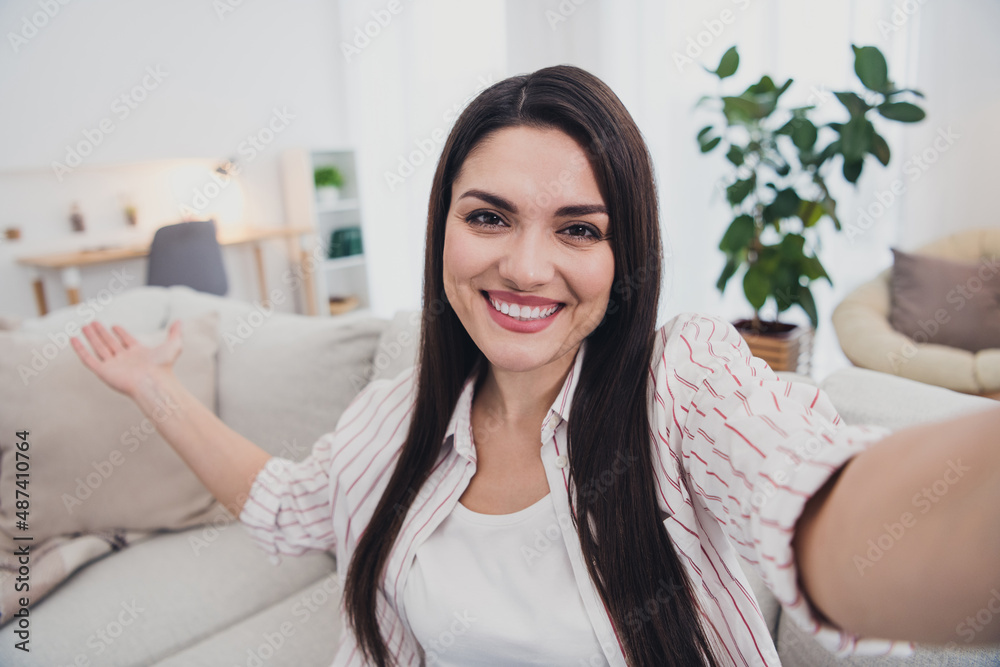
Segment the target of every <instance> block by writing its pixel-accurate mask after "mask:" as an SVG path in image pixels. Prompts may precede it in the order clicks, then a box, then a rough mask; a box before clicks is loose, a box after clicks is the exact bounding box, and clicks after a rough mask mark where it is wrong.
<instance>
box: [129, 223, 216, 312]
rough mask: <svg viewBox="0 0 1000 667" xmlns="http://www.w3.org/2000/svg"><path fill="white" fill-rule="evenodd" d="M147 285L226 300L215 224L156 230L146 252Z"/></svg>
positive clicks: (174, 226) (196, 224)
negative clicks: (183, 289) (184, 287)
mask: <svg viewBox="0 0 1000 667" xmlns="http://www.w3.org/2000/svg"><path fill="white" fill-rule="evenodd" d="M146 284H147V285H161V286H163V287H169V286H171V285H187V286H188V287H190V288H191V289H195V290H198V291H199V292H208V293H209V294H217V295H219V296H225V294H226V292H227V291H229V281H228V280H227V279H226V268H225V266H223V264H222V249H221V248H220V247H219V242H218V240H217V239H216V238H215V222H214V221H212V220H202V221H195V222H181V223H178V224H176V225H167V226H166V227H160V228H159V229H158V230H156V234H155V235H154V236H153V243H152V245H151V246H150V248H149V268H148V270H147V272H146Z"/></svg>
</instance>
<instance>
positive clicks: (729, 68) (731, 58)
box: [714, 46, 740, 79]
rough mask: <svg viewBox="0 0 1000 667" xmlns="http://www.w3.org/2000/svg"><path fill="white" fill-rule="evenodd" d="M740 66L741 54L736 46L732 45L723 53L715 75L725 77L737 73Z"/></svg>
mask: <svg viewBox="0 0 1000 667" xmlns="http://www.w3.org/2000/svg"><path fill="white" fill-rule="evenodd" d="M739 66H740V54H739V53H738V52H737V51H736V47H735V46H730V47H729V49H728V50H727V51H726V52H725V53H723V54H722V60H720V61H719V66H718V67H717V68H715V72H714V73H715V75H716V76H717V77H719V78H720V79H725V78H728V77H731V76H732V75H733V74H736V68H737V67H739Z"/></svg>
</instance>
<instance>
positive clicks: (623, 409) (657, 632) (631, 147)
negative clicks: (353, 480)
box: [345, 65, 717, 667]
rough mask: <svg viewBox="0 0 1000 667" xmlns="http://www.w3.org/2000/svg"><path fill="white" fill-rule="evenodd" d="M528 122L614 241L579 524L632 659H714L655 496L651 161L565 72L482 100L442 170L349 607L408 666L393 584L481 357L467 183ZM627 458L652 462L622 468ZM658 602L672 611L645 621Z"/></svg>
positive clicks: (588, 384)
mask: <svg viewBox="0 0 1000 667" xmlns="http://www.w3.org/2000/svg"><path fill="white" fill-rule="evenodd" d="M514 126H533V127H540V128H556V129H559V130H561V131H563V132H565V133H566V134H568V135H569V136H571V137H573V138H574V139H575V140H576V141H577V142H578V143H579V145H580V146H581V147H582V148H584V150H585V151H586V153H587V155H588V159H589V161H590V166H591V168H592V169H593V171H594V175H595V177H596V180H597V183H598V187H599V188H600V190H601V194H602V196H603V197H604V202H605V206H606V207H607V209H608V215H609V218H610V230H609V231H611V233H612V235H613V241H612V244H611V245H612V248H613V254H614V283H613V289H612V295H611V300H610V302H609V304H608V308H607V310H606V313H605V316H604V320H603V321H602V322H601V323H600V324H599V325H598V326H597V327H596V328H595V329H594V330H593V332H592V333H591V334H590V335H589V336H588V341H589V342H588V345H587V353H586V355H585V357H584V360H583V366H582V369H581V372H580V377H579V379H578V380H577V386H576V389H575V393H574V396H573V403H572V408H571V412H570V418H569V441H570V446H569V464H570V473H571V478H572V481H573V489H574V494H573V499H574V510H575V512H574V517H573V520H574V523H575V524H576V529H577V531H578V532H579V536H580V543H581V547H582V550H583V556H584V559H585V560H586V563H587V568H588V570H589V572H590V577H591V579H592V581H593V582H594V583H595V586H596V588H597V590H598V591H599V593H600V595H601V598H602V600H603V601H604V604H605V606H606V608H607V610H608V612H609V614H610V616H611V620H612V622H613V625H614V627H615V631H616V633H617V635H618V638H619V641H620V642H621V645H622V647H623V649H624V651H625V655H626V658H627V660H628V662H629V664H631V665H658V666H659V665H678V666H683V667H689V666H691V665H712V666H714V665H716V664H717V663H716V661H715V659H714V657H713V655H712V651H711V648H710V645H709V642H708V639H707V637H706V634H705V631H704V629H703V627H702V625H701V623H700V621H699V613H698V607H697V603H696V601H695V600H696V598H695V596H694V594H693V592H692V587H691V582H690V581H689V580H688V578H687V576H686V573H685V570H684V568H683V567H682V565H681V562H680V560H679V557H678V555H677V552H676V551H675V550H674V547H673V544H672V543H671V541H670V538H669V536H668V535H667V531H666V528H665V527H664V525H663V523H662V521H663V517H662V516H661V514H660V511H659V508H658V506H657V502H656V488H655V480H654V477H653V468H652V461H651V449H650V431H649V415H648V411H647V404H646V399H647V395H646V390H647V383H648V381H649V363H650V357H651V355H652V352H653V345H654V335H655V326H656V311H657V304H658V301H659V293H660V270H661V268H660V266H661V263H662V250H661V245H660V231H659V214H658V208H657V199H656V186H655V183H654V180H653V169H652V163H651V160H650V158H649V153H648V151H647V150H646V145H645V142H644V141H643V139H642V135H641V134H640V132H639V129H638V127H636V125H635V123H634V121H633V120H632V118H631V116H630V115H629V113H628V111H627V110H626V109H625V107H624V105H622V103H621V101H620V100H619V99H618V98H617V97H616V96H615V94H614V93H613V92H612V91H611V89H610V88H608V87H607V86H606V85H605V84H604V83H603V82H602V81H600V80H599V79H598V78H597V77H595V76H593V75H592V74H589V73H588V72H586V71H584V70H582V69H579V68H577V67H571V66H565V65H563V66H558V67H548V68H545V69H541V70H538V71H537V72H534V73H533V74H528V75H521V76H515V77H511V78H508V79H505V80H503V81H501V82H499V83H496V84H494V85H493V86H491V87H489V88H488V89H486V90H485V91H483V92H482V93H481V94H480V95H479V96H478V97H476V99H474V100H473V101H472V102H471V103H470V104H469V106H468V107H467V108H466V109H465V111H464V112H463V113H462V114H461V116H460V117H459V118H458V120H457V121H456V123H455V126H454V128H452V131H451V133H450V134H449V136H448V141H447V142H446V144H445V146H444V150H443V153H442V155H441V159H440V161H439V162H438V165H437V171H436V172H435V174H434V183H433V186H432V188H431V196H430V204H429V206H428V214H427V244H426V249H425V256H424V294H423V321H422V326H421V334H420V353H419V361H418V369H417V376H418V377H417V383H418V384H417V396H416V404H415V406H414V410H413V418H412V420H411V422H410V426H409V432H408V435H407V439H406V443H405V445H404V446H403V449H402V452H401V453H400V456H399V461H398V463H397V464H396V467H395V470H394V471H393V474H392V478H391V479H390V481H389V484H388V487H387V488H386V490H385V493H384V494H383V496H382V498H381V500H380V501H379V504H378V506H377V507H376V509H375V513H374V515H373V516H372V519H371V521H370V523H369V524H368V526H367V528H366V529H365V531H364V533H363V534H362V536H361V539H360V541H359V542H358V545H357V549H356V550H355V552H354V557H353V558H352V559H351V564H350V567H349V569H348V572H347V581H346V585H345V604H346V609H347V612H348V616H349V618H350V622H351V625H352V627H353V629H354V633H355V635H356V637H357V640H358V644H359V646H360V648H361V650H362V652H363V653H364V654H365V656H366V657H367V658H368V659H369V660H370V661H371V662H374V663H375V664H376V665H378V666H379V667H385V666H386V665H390V664H392V663H393V662H394V661H393V660H392V659H391V656H390V655H389V650H388V648H387V646H386V643H385V639H384V638H383V637H382V636H381V634H380V631H379V624H378V620H377V616H376V608H377V603H378V597H377V596H379V595H382V594H383V593H382V592H381V590H380V582H381V580H382V578H383V576H384V571H385V567H386V564H387V562H388V559H389V552H390V550H391V549H392V545H393V543H394V542H395V541H396V539H397V537H398V535H399V531H400V528H401V526H402V523H403V519H404V517H405V515H406V512H407V510H408V509H409V507H410V504H411V502H412V500H413V498H414V497H415V496H416V495H417V492H418V491H419V489H420V488H421V486H422V485H423V484H424V483H425V481H426V480H427V478H428V476H429V475H430V472H431V469H432V467H433V465H434V463H435V460H436V457H437V455H438V453H439V452H440V448H441V442H442V439H443V438H444V433H445V430H446V429H447V426H448V423H449V421H450V418H451V415H452V412H453V410H454V408H455V405H456V402H457V400H458V396H459V394H460V392H461V390H462V387H463V385H464V383H465V381H466V379H467V378H468V377H469V374H470V373H471V372H472V370H473V369H474V367H475V364H476V362H477V361H478V360H479V359H480V358H481V357H482V352H480V350H479V349H478V348H477V347H476V345H475V343H474V342H473V341H472V338H471V337H470V336H469V334H468V333H467V332H466V330H465V328H464V327H463V326H462V323H461V321H460V320H459V319H458V316H457V315H456V314H455V311H454V310H453V309H452V307H451V306H450V304H448V303H447V299H446V298H445V293H444V283H443V268H444V263H443V255H444V234H445V222H446V218H447V214H448V210H449V207H450V204H451V194H452V193H451V187H452V183H453V182H454V181H455V178H456V177H457V175H458V172H459V170H460V169H461V167H462V164H463V163H464V161H465V159H466V157H467V156H468V155H469V153H470V152H471V151H472V150H473V149H474V148H475V147H476V146H477V145H478V144H479V143H480V142H481V141H483V139H484V138H486V137H487V136H489V135H490V134H491V133H493V132H495V131H497V130H499V129H501V128H506V127H514ZM621 461H627V462H637V463H632V464H630V465H625V466H621V465H620V462H621ZM616 464H619V465H616ZM622 468H624V471H623V472H620V473H619V471H620V470H621V469H622ZM612 471H613V472H612ZM602 473H603V476H602ZM650 603H654V604H656V605H657V613H655V614H646V613H645V612H644V610H645V609H648V605H649V604H650Z"/></svg>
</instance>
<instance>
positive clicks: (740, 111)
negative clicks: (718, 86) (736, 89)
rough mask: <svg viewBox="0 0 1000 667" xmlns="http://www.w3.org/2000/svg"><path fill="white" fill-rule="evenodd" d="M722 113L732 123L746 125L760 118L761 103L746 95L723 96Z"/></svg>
mask: <svg viewBox="0 0 1000 667" xmlns="http://www.w3.org/2000/svg"><path fill="white" fill-rule="evenodd" d="M722 113H723V114H725V116H726V121H727V122H728V123H729V124H730V125H737V124H738V125H745V124H747V123H748V122H750V121H751V120H754V119H756V118H760V117H761V115H760V113H761V109H760V105H759V104H757V103H756V102H754V101H753V100H749V99H747V98H745V97H723V98H722Z"/></svg>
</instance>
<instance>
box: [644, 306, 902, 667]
mask: <svg viewBox="0 0 1000 667" xmlns="http://www.w3.org/2000/svg"><path fill="white" fill-rule="evenodd" d="M658 333H659V334H660V336H659V339H658V342H657V345H656V353H657V356H656V357H655V358H654V359H653V377H654V382H655V384H654V387H655V388H654V392H655V393H656V395H657V401H656V402H655V403H654V405H656V406H657V409H656V410H655V411H654V412H655V413H656V414H654V415H651V419H652V420H653V421H654V423H656V426H657V428H658V429H659V431H660V433H661V434H663V433H666V434H668V435H667V438H666V442H668V443H669V446H670V448H671V449H672V450H673V453H672V454H673V455H672V457H671V458H673V459H675V460H677V461H680V462H681V466H682V467H683V473H682V474H683V477H684V478H685V481H686V482H687V486H688V487H689V491H690V493H691V494H692V502H694V503H696V504H698V505H700V506H701V507H702V508H704V509H705V510H706V511H707V512H708V513H709V514H710V515H711V516H713V517H714V518H715V519H716V520H717V521H718V522H719V524H721V525H722V527H723V530H724V531H725V532H726V534H727V535H728V537H729V539H730V542H731V543H732V545H733V546H734V548H735V549H736V551H737V552H738V553H739V554H740V555H741V556H743V558H744V559H745V560H746V561H747V562H748V563H749V564H750V565H751V566H752V567H754V568H755V569H756V571H757V572H758V574H759V575H760V576H761V578H762V580H763V581H764V583H765V584H766V585H767V586H768V588H769V589H770V590H771V592H772V593H773V594H774V596H775V597H776V598H777V600H778V601H779V603H780V604H781V605H782V607H783V608H784V610H785V613H786V615H787V616H789V617H790V618H791V619H792V621H793V622H795V623H796V624H798V625H799V626H800V627H801V628H803V629H804V630H806V631H807V632H810V633H812V635H813V636H814V637H815V639H816V640H817V641H818V642H819V643H820V644H821V645H823V646H824V647H826V648H827V649H828V650H830V651H831V652H833V653H835V654H837V655H838V656H841V657H844V656H848V655H871V654H880V655H884V654H895V655H907V654H909V653H911V652H912V644H910V643H909V642H899V641H889V640H882V639H868V638H861V637H857V636H854V635H851V634H848V633H846V632H843V631H841V630H840V629H838V628H836V627H834V626H832V625H831V624H829V623H827V622H825V621H824V620H823V619H822V618H820V617H819V616H818V615H817V614H816V613H815V611H814V609H813V608H812V607H811V606H810V604H809V602H808V600H807V599H806V597H805V595H804V593H803V591H802V589H801V588H800V585H799V580H798V570H797V568H796V564H795V557H794V551H793V549H792V538H793V537H794V528H795V524H796V521H797V520H798V519H799V517H800V516H801V514H802V511H803V509H804V507H805V504H806V502H807V501H808V500H809V498H811V497H812V496H813V494H815V493H816V492H817V491H819V490H820V488H822V487H823V485H824V484H825V483H826V482H827V480H828V479H829V478H830V477H831V476H832V475H833V474H834V473H836V472H837V471H838V470H839V469H840V468H841V467H842V466H844V465H845V464H846V463H847V462H848V461H849V460H850V459H851V457H853V456H855V455H856V454H858V453H860V452H862V451H864V450H865V449H866V448H868V447H870V446H871V445H873V444H875V443H876V442H878V441H879V440H881V439H882V438H884V437H885V436H887V435H888V434H889V433H890V430H889V429H887V428H884V427H879V426H865V425H847V424H845V423H844V422H843V421H842V420H841V418H840V415H839V414H837V411H836V409H835V408H834V407H833V404H832V403H831V401H830V399H829V397H828V396H827V395H826V394H825V393H824V392H823V391H822V390H820V389H819V388H818V387H815V386H813V385H810V384H807V383H803V382H786V381H783V380H780V379H779V378H778V377H777V376H776V375H775V374H774V372H773V371H772V370H771V368H770V367H769V366H768V365H767V363H766V362H765V361H764V360H762V359H760V358H757V357H754V356H753V355H752V353H751V352H750V348H749V346H748V345H747V343H746V341H745V340H744V339H743V337H742V336H741V335H740V334H739V332H738V331H737V330H736V328H735V327H733V326H732V325H731V324H730V323H729V322H727V321H725V320H723V319H721V318H717V317H713V316H707V315H701V314H697V313H684V314H682V315H679V316H677V318H675V320H673V322H672V323H668V324H667V325H666V326H665V327H664V328H663V329H661V330H660V331H659V332H658ZM668 456H670V455H669V454H668Z"/></svg>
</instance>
